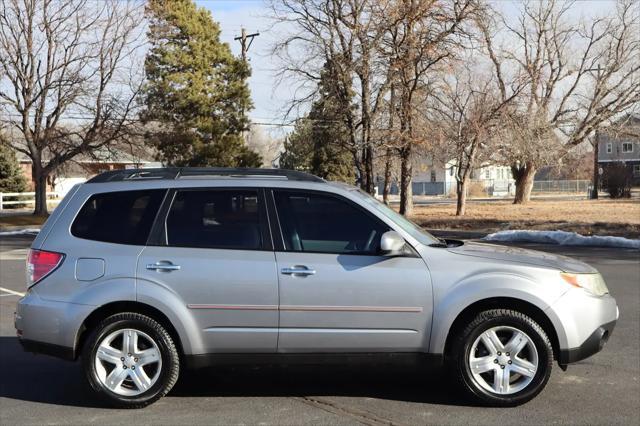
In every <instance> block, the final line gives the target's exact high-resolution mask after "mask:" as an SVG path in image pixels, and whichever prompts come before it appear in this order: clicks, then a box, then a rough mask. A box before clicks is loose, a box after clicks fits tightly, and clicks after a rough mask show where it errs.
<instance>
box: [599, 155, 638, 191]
mask: <svg viewBox="0 0 640 426" xmlns="http://www.w3.org/2000/svg"><path fill="white" fill-rule="evenodd" d="M631 180H632V173H631V169H630V168H629V167H627V166H626V164H624V163H623V162H621V161H618V162H615V163H611V164H609V165H607V166H606V167H605V169H604V173H603V175H602V187H603V188H604V190H605V191H607V192H608V193H609V196H610V197H611V198H623V197H624V198H629V197H631Z"/></svg>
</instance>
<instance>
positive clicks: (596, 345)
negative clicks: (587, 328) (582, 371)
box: [558, 321, 616, 365]
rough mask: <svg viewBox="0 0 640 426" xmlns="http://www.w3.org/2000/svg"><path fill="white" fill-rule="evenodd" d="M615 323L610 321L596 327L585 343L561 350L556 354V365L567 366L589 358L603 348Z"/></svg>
mask: <svg viewBox="0 0 640 426" xmlns="http://www.w3.org/2000/svg"><path fill="white" fill-rule="evenodd" d="M615 325H616V321H611V322H609V323H607V324H603V325H601V326H600V327H598V328H597V329H596V330H595V331H594V332H593V333H591V335H590V336H589V337H588V338H587V340H585V342H584V343H583V344H582V345H580V346H579V347H577V348H573V349H561V350H560V353H559V354H558V364H560V365H567V364H571V363H574V362H578V361H581V360H583V359H585V358H589V357H590V356H591V355H594V354H596V353H598V352H600V351H601V350H602V348H604V345H605V343H607V341H608V340H609V336H611V333H612V332H613V329H614V327H615Z"/></svg>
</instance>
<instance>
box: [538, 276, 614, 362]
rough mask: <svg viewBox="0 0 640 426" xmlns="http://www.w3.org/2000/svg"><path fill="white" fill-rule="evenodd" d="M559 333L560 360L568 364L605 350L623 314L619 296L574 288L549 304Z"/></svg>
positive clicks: (550, 313) (548, 313)
mask: <svg viewBox="0 0 640 426" xmlns="http://www.w3.org/2000/svg"><path fill="white" fill-rule="evenodd" d="M545 313H546V314H547V315H548V317H549V318H550V319H551V321H552V322H553V324H554V328H555V329H556V333H557V337H558V345H559V348H558V349H559V352H558V363H559V364H560V365H567V364H570V363H573V362H577V361H580V360H583V359H585V358H587V357H590V356H591V355H593V354H595V353H597V352H599V351H601V350H602V348H603V347H604V345H605V344H606V343H607V341H608V340H609V337H610V336H611V333H612V332H613V329H614V327H615V325H616V322H617V320H618V317H619V314H620V313H619V311H618V306H617V304H616V300H615V299H614V298H613V297H611V296H610V295H608V294H606V295H604V296H599V297H598V296H593V295H591V294H589V293H587V292H586V291H584V290H582V289H577V288H576V289H572V290H570V291H568V292H567V293H565V294H564V295H563V296H562V297H561V298H560V299H559V300H558V301H556V302H555V303H554V304H553V305H551V307H549V308H548V309H547V310H546V311H545Z"/></svg>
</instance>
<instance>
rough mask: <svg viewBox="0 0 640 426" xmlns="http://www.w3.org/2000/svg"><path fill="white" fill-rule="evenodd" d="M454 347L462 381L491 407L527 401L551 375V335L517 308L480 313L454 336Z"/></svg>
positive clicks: (539, 390)
mask: <svg viewBox="0 0 640 426" xmlns="http://www.w3.org/2000/svg"><path fill="white" fill-rule="evenodd" d="M452 351H453V352H452V356H453V364H454V368H455V370H456V374H457V376H458V379H459V380H458V381H459V383H460V385H461V386H462V387H463V389H464V390H465V391H466V392H467V393H468V394H469V395H470V396H472V397H473V398H474V399H476V400H478V401H480V402H482V403H484V404H488V405H497V406H513V405H518V404H522V403H524V402H527V401H529V400H530V399H532V398H534V397H535V396H536V395H537V394H538V393H540V392H541V391H542V389H544V387H545V386H546V384H547V381H548V380H549V376H550V375H551V367H552V363H553V350H552V347H551V343H550V342H549V338H548V337H547V335H546V334H545V332H544V330H543V329H542V327H540V325H538V324H537V323H536V322H535V321H534V320H532V319H531V318H529V317H528V316H526V315H524V314H522V313H520V312H517V311H513V310H507V309H492V310H488V311H484V312H480V313H479V314H478V315H476V317H475V318H474V319H473V320H472V321H471V322H470V323H469V324H468V325H467V326H466V327H465V328H464V329H463V330H462V332H461V333H460V334H459V335H458V336H457V337H456V339H455V341H454V345H453V348H452Z"/></svg>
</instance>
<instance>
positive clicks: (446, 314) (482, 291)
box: [429, 271, 568, 354]
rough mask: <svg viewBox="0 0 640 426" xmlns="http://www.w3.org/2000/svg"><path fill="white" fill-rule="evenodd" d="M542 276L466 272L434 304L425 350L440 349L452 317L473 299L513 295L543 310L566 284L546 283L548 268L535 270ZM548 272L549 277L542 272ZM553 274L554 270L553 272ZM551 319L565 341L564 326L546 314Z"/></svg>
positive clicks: (439, 350) (442, 347)
mask: <svg viewBox="0 0 640 426" xmlns="http://www.w3.org/2000/svg"><path fill="white" fill-rule="evenodd" d="M538 273H539V274H540V275H542V276H540V277H536V279H535V280H534V279H532V278H530V277H527V276H522V275H518V274H514V273H505V272H497V273H491V272H488V273H482V274H477V275H472V276H468V277H466V278H464V279H462V280H461V281H459V282H458V283H457V284H456V285H454V286H453V287H451V288H450V290H449V291H447V292H445V293H444V294H442V295H441V296H440V297H439V298H438V299H437V300H436V303H435V304H434V315H433V325H432V330H431V340H430V342H429V352H430V353H437V354H441V353H444V349H445V344H446V341H447V336H448V334H449V331H450V329H451V326H452V325H453V322H454V321H455V320H456V318H457V317H458V316H459V315H460V314H461V313H462V311H464V310H465V309H466V308H467V307H469V306H471V305H472V304H474V303H477V302H481V301H483V300H487V299H492V298H498V297H502V298H513V299H519V300H522V301H524V302H528V303H530V304H532V305H534V306H536V307H537V308H539V309H540V310H541V311H545V310H546V309H547V308H548V307H549V306H550V305H551V304H552V303H553V302H555V301H556V300H557V299H559V298H560V297H561V296H562V295H563V294H564V293H565V292H566V291H568V288H566V287H564V286H560V285H558V286H555V285H549V284H547V282H548V280H549V279H555V278H556V277H555V275H554V276H551V275H552V274H551V271H549V272H546V271H538ZM546 273H549V277H545V276H544V275H545V274H546ZM556 275H557V274H556ZM549 319H550V320H551V322H552V323H553V326H554V328H555V329H556V332H557V333H558V339H559V340H560V341H561V342H562V341H566V336H564V335H563V333H564V330H563V328H562V327H560V324H559V323H557V321H558V318H553V317H551V318H549Z"/></svg>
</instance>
